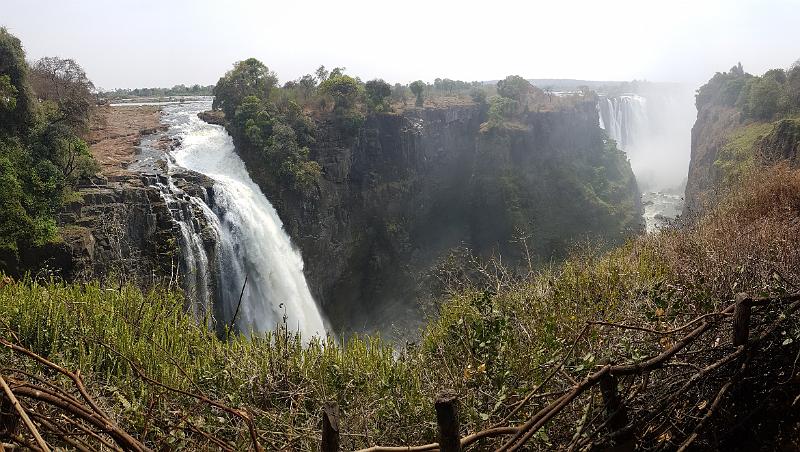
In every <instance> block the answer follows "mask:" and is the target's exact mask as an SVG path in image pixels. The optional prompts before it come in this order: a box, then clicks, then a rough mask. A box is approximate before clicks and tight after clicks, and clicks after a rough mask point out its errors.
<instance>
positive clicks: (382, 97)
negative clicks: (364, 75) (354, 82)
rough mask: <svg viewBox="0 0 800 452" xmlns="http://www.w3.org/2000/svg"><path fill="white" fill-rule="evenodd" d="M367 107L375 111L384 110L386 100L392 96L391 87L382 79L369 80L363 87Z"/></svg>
mask: <svg viewBox="0 0 800 452" xmlns="http://www.w3.org/2000/svg"><path fill="white" fill-rule="evenodd" d="M364 90H365V91H366V94H367V100H368V101H369V106H370V107H371V108H372V109H373V110H376V111H382V110H384V109H386V99H387V98H388V97H389V96H390V95H391V94H392V87H391V86H390V85H389V84H388V83H386V82H385V81H383V79H375V80H370V81H368V82H367V83H366V84H365V85H364Z"/></svg>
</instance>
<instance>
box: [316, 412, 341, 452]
mask: <svg viewBox="0 0 800 452" xmlns="http://www.w3.org/2000/svg"><path fill="white" fill-rule="evenodd" d="M320 449H321V450H322V452H339V405H338V404H336V402H326V403H325V404H324V405H323V406H322V443H321V446H320Z"/></svg>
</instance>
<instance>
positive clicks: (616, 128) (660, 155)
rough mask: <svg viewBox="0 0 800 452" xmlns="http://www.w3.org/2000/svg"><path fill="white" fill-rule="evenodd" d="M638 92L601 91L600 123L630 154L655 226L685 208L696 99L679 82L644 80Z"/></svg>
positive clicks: (647, 215) (649, 226) (651, 226)
mask: <svg viewBox="0 0 800 452" xmlns="http://www.w3.org/2000/svg"><path fill="white" fill-rule="evenodd" d="M639 88H640V90H639V91H641V92H637V94H621V95H613V96H612V95H600V96H599V99H598V102H597V115H598V123H599V126H600V127H601V128H602V129H604V130H605V131H606V133H607V134H608V137H609V138H611V139H613V140H614V141H616V142H617V146H618V147H619V148H620V149H621V150H623V151H625V153H626V154H627V155H628V158H629V159H630V163H631V168H632V169H633V172H634V174H635V175H636V180H637V182H638V184H639V188H640V189H641V190H642V191H643V204H644V210H645V220H646V226H647V229H648V230H654V229H657V228H658V227H660V225H661V224H663V223H664V219H667V218H671V217H674V216H675V215H677V214H678V212H680V208H677V207H676V206H678V205H680V204H681V203H682V199H681V197H680V193H682V192H683V188H682V185H683V183H684V181H685V180H686V175H687V173H688V169H689V153H690V145H691V142H690V140H691V128H692V124H693V122H694V117H695V110H694V102H693V101H694V99H693V93H692V90H691V89H688V87H682V86H679V85H670V84H650V85H640V86H639Z"/></svg>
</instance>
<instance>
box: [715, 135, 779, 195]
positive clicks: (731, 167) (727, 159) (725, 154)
mask: <svg viewBox="0 0 800 452" xmlns="http://www.w3.org/2000/svg"><path fill="white" fill-rule="evenodd" d="M773 128H774V124H773V123H769V122H767V123H763V122H756V123H751V124H748V125H746V126H743V127H739V128H736V129H734V130H733V132H731V133H730V135H729V136H728V138H727V141H726V143H725V145H724V146H722V148H721V149H720V150H719V152H718V153H717V158H716V160H715V161H714V168H715V169H716V170H717V171H719V174H720V176H721V177H720V180H721V182H722V185H723V187H731V186H733V185H735V184H736V183H737V182H738V181H740V180H741V179H742V177H744V176H745V175H746V174H747V173H748V172H750V171H752V170H753V169H754V168H755V166H756V164H757V162H758V156H757V155H756V150H755V145H756V144H757V143H758V141H759V140H761V139H762V138H764V137H766V136H767V135H769V133H770V132H771V131H772V130H773Z"/></svg>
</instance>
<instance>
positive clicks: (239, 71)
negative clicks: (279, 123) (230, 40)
mask: <svg viewBox="0 0 800 452" xmlns="http://www.w3.org/2000/svg"><path fill="white" fill-rule="evenodd" d="M277 84H278V77H277V76H276V75H275V73H274V72H272V71H270V70H269V68H268V67H267V66H265V65H264V63H262V62H260V61H258V60H257V59H255V58H248V59H246V60H244V61H239V62H237V63H236V64H235V65H234V66H233V69H231V70H230V71H228V72H226V73H225V75H224V76H223V77H222V78H220V79H219V81H218V82H217V85H216V86H215V87H214V103H213V105H212V108H214V109H215V110H218V109H221V110H222V111H223V112H225V116H226V117H228V118H232V117H233V116H234V114H235V113H236V107H237V106H238V105H240V104H241V103H242V100H244V98H245V97H247V96H256V97H258V98H259V99H263V100H266V99H268V98H269V95H270V91H272V89H273V88H274V87H275V86H276V85H277Z"/></svg>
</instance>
